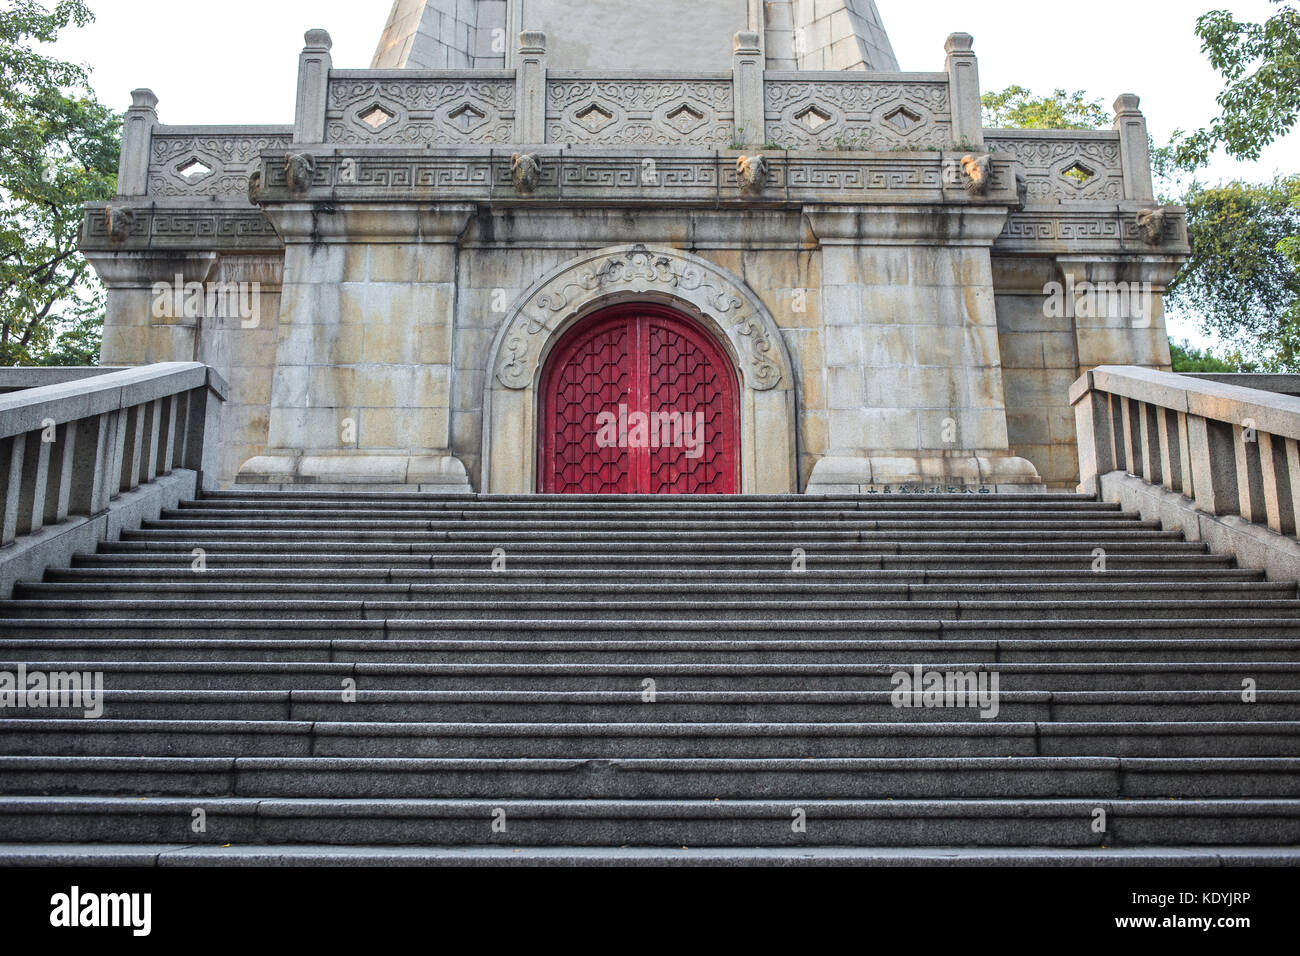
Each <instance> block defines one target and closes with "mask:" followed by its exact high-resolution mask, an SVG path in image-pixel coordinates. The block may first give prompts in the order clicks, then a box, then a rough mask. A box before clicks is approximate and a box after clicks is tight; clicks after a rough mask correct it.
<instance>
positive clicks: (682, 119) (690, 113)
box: [667, 103, 704, 133]
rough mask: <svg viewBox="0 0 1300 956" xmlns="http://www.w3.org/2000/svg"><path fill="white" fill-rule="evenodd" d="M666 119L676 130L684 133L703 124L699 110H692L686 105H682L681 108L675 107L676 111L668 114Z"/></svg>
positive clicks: (702, 116) (702, 117) (702, 115)
mask: <svg viewBox="0 0 1300 956" xmlns="http://www.w3.org/2000/svg"><path fill="white" fill-rule="evenodd" d="M667 119H668V122H669V123H671V124H672V125H673V126H674V127H675V128H676V129H678V130H680V131H681V132H683V133H685V132H688V131H690V130H692V129H694V128H695V127H697V126H699V125H700V123H702V122H704V114H703V113H701V112H700V111H699V110H697V109H694V108H692V107H691V106H689V105H688V104H686V103H683V104H682V105H681V106H679V107H677V109H675V110H673V111H672V112H671V113H669V114H668V117H667Z"/></svg>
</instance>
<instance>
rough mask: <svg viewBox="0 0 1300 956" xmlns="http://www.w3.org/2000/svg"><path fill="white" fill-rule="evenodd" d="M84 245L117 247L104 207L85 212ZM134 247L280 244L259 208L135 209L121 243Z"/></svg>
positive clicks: (237, 247) (264, 247)
mask: <svg viewBox="0 0 1300 956" xmlns="http://www.w3.org/2000/svg"><path fill="white" fill-rule="evenodd" d="M83 244H84V245H85V247H86V248H88V249H107V248H117V247H115V246H114V245H113V243H112V242H111V241H110V239H109V236H108V227H107V221H106V219H105V216H104V212H103V210H99V209H94V210H90V211H89V212H87V214H86V218H85V222H84V227H83ZM124 245H125V247H126V248H127V249H133V248H140V247H146V248H153V249H162V248H173V249H194V250H199V251H206V250H209V249H232V250H255V251H271V250H276V249H280V248H283V243H282V241H281V239H280V237H279V235H278V234H277V233H276V231H275V228H274V227H273V226H272V225H271V220H270V219H268V218H267V217H266V215H265V214H264V213H263V212H262V211H261V210H260V209H252V208H249V209H221V210H211V209H207V210H201V209H156V210H152V211H150V210H148V209H144V208H141V209H136V210H135V216H134V218H133V219H132V221H131V225H130V230H129V234H128V237H127V240H126V243H125V244H124Z"/></svg>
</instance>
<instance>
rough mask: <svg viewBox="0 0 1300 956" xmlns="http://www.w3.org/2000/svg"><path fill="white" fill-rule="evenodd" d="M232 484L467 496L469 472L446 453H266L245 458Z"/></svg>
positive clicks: (271, 488)
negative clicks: (361, 489)
mask: <svg viewBox="0 0 1300 956" xmlns="http://www.w3.org/2000/svg"><path fill="white" fill-rule="evenodd" d="M235 484H236V485H237V486H240V485H257V486H259V487H261V488H263V489H264V490H267V491H293V490H301V489H302V488H303V487H304V486H309V487H311V488H312V489H315V490H319V491H336V490H338V491H354V490H356V489H357V488H358V487H359V486H361V487H364V488H365V489H366V490H367V491H422V492H430V493H434V494H471V493H472V492H473V489H472V488H471V487H470V483H469V473H468V472H467V471H466V470H465V465H464V463H463V462H461V460H460V459H459V458H455V457H452V456H450V455H264V456H262V457H259V458H253V459H250V460H249V461H246V462H245V463H244V464H243V465H242V466H241V467H240V469H239V477H238V478H236V479H235Z"/></svg>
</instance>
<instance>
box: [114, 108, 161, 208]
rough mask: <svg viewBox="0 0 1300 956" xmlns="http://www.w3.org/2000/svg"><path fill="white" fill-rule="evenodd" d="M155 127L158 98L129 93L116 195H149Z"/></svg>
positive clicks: (123, 126)
mask: <svg viewBox="0 0 1300 956" xmlns="http://www.w3.org/2000/svg"><path fill="white" fill-rule="evenodd" d="M157 125H158V97H156V96H154V94H153V90H132V91H131V108H130V109H129V110H127V111H126V117H125V118H124V119H123V121H122V153H121V155H120V156H119V158H118V162H117V194H118V195H119V196H122V197H124V198H125V197H128V196H147V195H149V154H150V152H151V151H152V150H153V131H154V128H155V127H156V126H157Z"/></svg>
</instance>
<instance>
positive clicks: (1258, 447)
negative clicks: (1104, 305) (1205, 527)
mask: <svg viewBox="0 0 1300 956" xmlns="http://www.w3.org/2000/svg"><path fill="white" fill-rule="evenodd" d="M1070 402H1071V404H1072V405H1073V406H1074V410H1075V419H1076V424H1077V426H1078V437H1079V463H1080V472H1081V478H1082V482H1083V484H1082V486H1081V490H1082V491H1084V492H1086V493H1097V492H1098V491H1099V489H1100V486H1101V482H1102V479H1104V478H1105V477H1106V476H1108V475H1111V474H1115V473H1127V474H1129V475H1133V476H1136V477H1139V478H1141V479H1142V480H1143V481H1145V482H1147V483H1148V484H1149V485H1154V486H1162V487H1163V488H1164V489H1165V490H1166V491H1168V492H1176V493H1178V494H1181V495H1183V496H1184V497H1185V498H1188V499H1191V501H1192V502H1194V503H1195V508H1196V510H1197V511H1199V512H1202V513H1203V514H1206V515H1211V516H1216V517H1222V516H1239V517H1240V518H1242V519H1244V520H1245V521H1248V522H1252V523H1254V524H1258V525H1263V526H1266V527H1267V528H1268V529H1269V530H1270V531H1273V532H1276V533H1278V534H1282V535H1288V536H1295V534H1296V520H1297V516H1300V398H1295V397H1292V396H1290V395H1283V394H1276V393H1271V392H1264V391H1259V390H1256V389H1250V388H1242V387H1240V386H1237V385H1228V384H1222V383H1219V382H1213V381H1207V380H1204V379H1195V378H1191V377H1189V376H1183V375H1174V374H1171V373H1168V372H1156V371H1151V370H1147V369H1139V368H1120V367H1110V366H1102V367H1100V368H1096V369H1094V370H1093V371H1091V372H1089V373H1088V374H1086V375H1085V376H1083V378H1081V379H1079V381H1078V382H1076V383H1075V385H1074V387H1073V388H1072V389H1071V392H1070Z"/></svg>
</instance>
